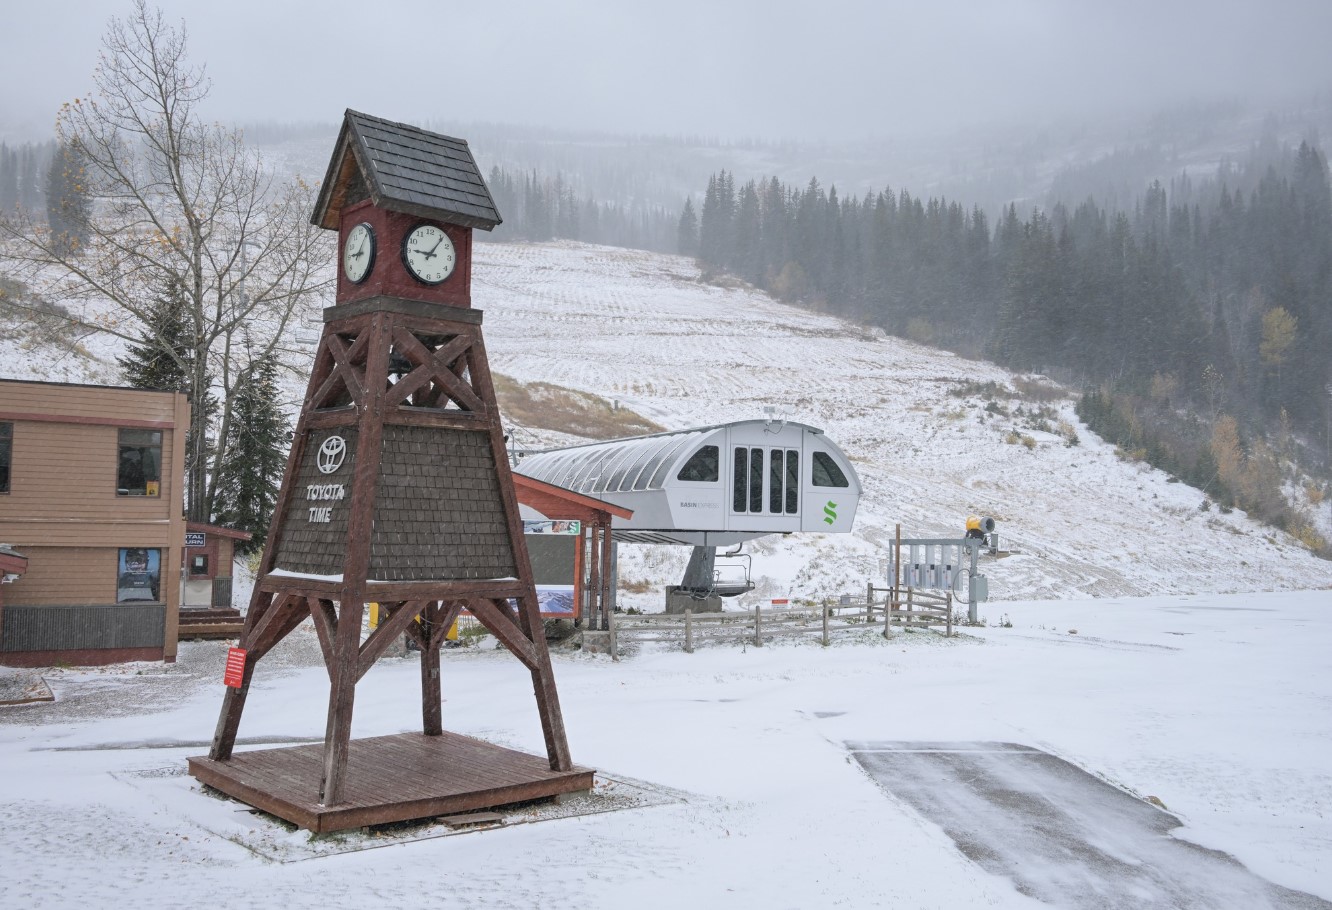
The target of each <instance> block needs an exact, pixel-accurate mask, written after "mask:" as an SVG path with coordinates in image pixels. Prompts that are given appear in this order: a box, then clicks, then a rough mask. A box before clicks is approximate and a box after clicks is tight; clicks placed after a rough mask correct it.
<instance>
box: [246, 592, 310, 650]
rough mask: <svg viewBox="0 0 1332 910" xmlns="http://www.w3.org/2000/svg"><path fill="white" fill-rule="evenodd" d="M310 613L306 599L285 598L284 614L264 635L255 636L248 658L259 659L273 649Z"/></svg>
mask: <svg viewBox="0 0 1332 910" xmlns="http://www.w3.org/2000/svg"><path fill="white" fill-rule="evenodd" d="M308 615H310V610H309V607H308V606H307V605H306V602H305V601H304V600H299V599H296V598H285V599H284V602H283V607H282V615H281V616H279V617H278V618H277V620H275V621H274V622H273V623H272V624H271V625H270V626H269V627H268V628H267V629H265V630H264V632H263V634H262V635H257V636H255V640H254V643H253V644H251V645H250V648H249V651H248V653H247V654H246V659H247V660H250V659H253V660H255V661H258V660H259V658H261V657H263V656H264V655H265V654H267V653H268V652H269V651H271V650H273V648H274V647H275V646H276V645H277V643H278V642H280V641H282V639H284V638H286V637H287V636H288V635H290V634H291V633H292V632H293V631H294V630H295V628H296V627H297V626H299V625H300V624H301V623H303V622H305V617H307V616H308Z"/></svg>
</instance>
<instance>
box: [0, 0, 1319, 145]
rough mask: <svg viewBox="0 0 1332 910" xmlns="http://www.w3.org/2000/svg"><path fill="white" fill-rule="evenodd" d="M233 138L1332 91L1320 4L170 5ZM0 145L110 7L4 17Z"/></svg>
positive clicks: (886, 0)
mask: <svg viewBox="0 0 1332 910" xmlns="http://www.w3.org/2000/svg"><path fill="white" fill-rule="evenodd" d="M158 5H159V6H160V7H161V8H162V9H163V10H165V11H166V13H167V15H168V17H169V18H171V19H173V20H180V19H184V20H185V23H186V26H187V28H188V31H189V38H190V49H191V58H192V60H193V61H195V62H197V63H204V64H206V65H207V68H208V72H209V75H210V76H211V78H212V81H213V92H212V96H211V98H210V100H209V105H208V108H207V113H208V114H209V115H210V116H211V117H214V118H217V119H220V120H225V121H238V122H250V121H262V120H278V121H312V120H314V121H328V122H334V121H337V120H338V119H340V117H341V114H342V111H343V109H344V108H347V107H352V108H356V109H358V110H361V111H365V112H367V113H370V114H375V115H378V116H383V117H389V118H391V119H398V120H405V121H410V122H420V121H422V120H425V119H444V120H489V121H498V122H507V123H530V124H540V125H549V126H569V127H576V128H590V129H598V130H608V131H615V132H621V131H631V132H650V133H664V134H681V133H691V134H704V135H710V136H720V137H725V138H739V137H749V136H753V137H764V138H820V137H827V138H849V137H858V136H863V135H869V134H876V135H893V134H898V133H901V132H903V131H906V132H911V131H915V130H919V129H940V128H943V129H949V128H952V127H957V126H967V125H971V124H975V123H993V122H1010V121H1012V120H1014V119H1029V118H1041V119H1044V118H1048V117H1052V116H1058V115H1062V114H1065V113H1068V112H1081V113H1085V114H1093V113H1101V112H1112V111H1117V110H1121V109H1124V108H1136V109H1157V108H1159V107H1162V106H1165V105H1168V104H1171V103H1174V102H1177V101H1180V100H1188V99H1208V98H1212V97H1217V96H1221V97H1235V96H1241V97H1256V98H1258V99H1259V100H1262V98H1263V97H1265V96H1269V95H1271V94H1273V93H1300V94H1302V95H1305V96H1308V97H1312V95H1313V94H1314V92H1315V91H1316V90H1319V89H1322V90H1323V91H1324V93H1325V94H1329V92H1328V90H1329V89H1332V46H1330V44H1332V0H993V2H985V0H970V2H967V0H930V2H921V0H800V2H794V0H765V2H750V0H742V2H727V0H673V2H662V0H566V2H559V0H513V2H506V0H477V2H469V3H464V2H456V0H360V2H356V0H322V2H320V3H298V2H287V0H208V2H202V0H162V2H160V3H159V4H158ZM6 7H7V10H6V15H5V22H4V27H3V29H0V76H3V84H4V85H5V86H7V89H6V91H5V92H4V93H3V95H2V96H0V135H5V136H9V137H11V138H21V139H37V138H46V137H47V136H49V135H50V129H51V124H52V123H53V122H54V118H55V113H56V111H57V109H58V108H59V106H60V104H61V102H63V101H66V100H70V99H72V98H74V97H77V96H80V95H84V94H86V92H87V91H88V88H89V87H90V86H91V84H92V82H91V73H92V70H93V67H94V65H95V63H96V59H97V53H98V50H99V42H100V39H101V36H102V33H103V32H104V30H105V26H106V22H107V19H108V17H109V16H111V15H120V16H123V15H126V14H127V13H128V12H129V11H130V8H131V5H130V2H129V0H123V2H105V0H104V2H91V0H63V2H60V3H54V2H46V0H8V2H7V3H6Z"/></svg>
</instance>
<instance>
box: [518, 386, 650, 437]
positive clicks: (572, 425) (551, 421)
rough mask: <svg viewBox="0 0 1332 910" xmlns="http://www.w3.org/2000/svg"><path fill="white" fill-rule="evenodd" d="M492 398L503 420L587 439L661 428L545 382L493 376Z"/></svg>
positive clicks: (600, 400)
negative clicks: (497, 400)
mask: <svg viewBox="0 0 1332 910" xmlns="http://www.w3.org/2000/svg"><path fill="white" fill-rule="evenodd" d="M495 395H496V397H498V398H499V406H500V410H501V411H502V412H503V413H504V416H505V418H506V419H508V420H510V421H513V422H515V423H518V424H521V425H522V426H525V427H530V428H533V429H540V430H556V431H559V432H561V433H569V434H571V435H573V436H582V437H584V438H587V439H616V438H618V437H621V436H641V435H643V434H645V433H659V432H661V431H662V430H663V429H664V427H662V426H661V425H660V424H657V423H654V422H653V421H651V420H648V419H647V418H646V417H644V416H643V415H641V414H637V413H635V412H633V411H631V410H629V409H628V408H626V407H624V406H623V405H616V404H614V403H613V402H610V401H607V400H606V399H605V398H602V397H601V396H599V395H589V394H588V393H587V392H579V391H576V390H574V389H566V388H564V387H563V386H558V385H554V384H553V383H549V382H533V383H527V384H523V383H521V382H519V381H517V380H516V379H512V378H511V377H508V376H502V375H500V374H498V373H497V374H495Z"/></svg>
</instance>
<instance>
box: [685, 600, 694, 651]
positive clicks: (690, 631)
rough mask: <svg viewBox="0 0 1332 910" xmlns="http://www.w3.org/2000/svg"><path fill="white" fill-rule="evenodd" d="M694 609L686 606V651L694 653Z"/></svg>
mask: <svg viewBox="0 0 1332 910" xmlns="http://www.w3.org/2000/svg"><path fill="white" fill-rule="evenodd" d="M693 613H694V611H693V610H690V609H689V608H688V607H686V608H685V653H686V654H693V653H694V621H693Z"/></svg>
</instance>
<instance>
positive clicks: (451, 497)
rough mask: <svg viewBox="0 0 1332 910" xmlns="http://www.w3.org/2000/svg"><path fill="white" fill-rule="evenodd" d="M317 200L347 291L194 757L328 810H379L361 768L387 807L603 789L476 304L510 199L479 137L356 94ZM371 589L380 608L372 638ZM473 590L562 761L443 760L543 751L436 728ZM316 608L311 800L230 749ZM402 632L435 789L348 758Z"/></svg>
mask: <svg viewBox="0 0 1332 910" xmlns="http://www.w3.org/2000/svg"><path fill="white" fill-rule="evenodd" d="M311 220H312V221H313V223H314V224H316V225H319V226H322V227H325V228H328V229H329V230H336V231H337V232H338V241H339V242H338V247H337V249H338V273H337V274H338V277H337V297H336V303H335V305H334V306H331V307H329V308H327V309H326V310H325V311H324V330H323V333H322V335H321V337H320V340H319V347H318V349H317V351H316V354H315V361H314V366H313V369H312V371H311V375H310V381H309V385H308V387H307V391H306V395H305V401H304V404H303V406H302V410H301V416H300V419H299V421H298V422H297V425H296V432H295V436H294V439H293V441H292V448H291V454H290V456H289V459H288V463H287V470H286V475H285V476H284V478H283V483H282V489H281V492H280V494H279V497H278V502H277V505H276V508H275V510H274V516H273V524H272V527H271V529H270V531H269V535H268V540H267V543H266V546H265V549H264V555H263V560H262V562H261V565H260V571H259V576H258V578H257V579H256V584H255V588H254V595H253V598H252V600H251V604H250V610H249V613H248V614H247V615H246V625H245V632H244V634H243V636H242V639H241V642H240V649H241V650H242V651H243V654H244V661H245V664H244V672H243V674H239V673H238V674H237V676H239V678H238V679H237V680H236V681H237V683H238V684H237V685H234V686H230V687H228V689H227V691H226V695H225V697H224V701H223V706H222V712H221V716H220V717H219V719H218V727H217V733H216V735H215V737H214V740H213V746H212V750H211V751H210V753H209V755H208V757H207V758H206V759H205V758H198V759H191V760H190V770H191V773H192V774H194V775H195V776H196V777H198V778H199V779H200V780H202V781H204V782H205V783H208V784H211V785H212V786H214V787H216V788H218V789H220V790H222V791H223V792H227V793H230V794H232V795H235V796H240V798H242V799H246V801H248V802H252V803H253V802H254V801H253V800H252V799H251V798H250V797H249V796H247V795H246V794H254V793H256V792H258V793H264V794H267V795H268V796H269V797H270V799H269V801H268V802H266V803H263V804H262V808H265V809H267V810H268V811H270V812H273V813H274V814H276V815H279V816H281V817H284V818H287V819H288V820H289V821H294V822H296V823H297V824H300V825H302V826H305V827H312V828H313V829H314V830H335V829H336V827H337V826H338V825H339V824H342V822H340V821H338V819H364V818H366V817H367V815H366V814H365V813H364V812H361V810H357V812H360V814H357V813H356V812H349V811H348V812H343V810H341V809H339V806H340V805H341V804H342V803H343V802H345V800H344V797H345V795H346V791H347V788H348V787H350V788H351V790H352V791H353V792H354V793H355V797H354V801H355V802H357V803H362V802H364V801H365V799H366V797H365V793H366V792H367V791H366V788H367V787H369V788H370V790H371V791H373V790H375V789H376V788H385V792H384V794H383V795H382V799H381V800H380V803H379V806H380V810H379V812H378V814H377V815H374V817H375V818H378V819H380V820H384V821H389V820H392V821H401V820H406V819H408V818H415V817H419V816H420V814H422V810H423V809H424V808H425V807H427V806H428V807H429V809H430V812H431V813H434V814H438V810H440V809H446V808H448V807H451V806H466V807H469V808H478V807H480V805H481V803H479V802H478V800H482V801H484V800H485V799H490V798H495V799H498V798H499V796H500V795H503V796H504V799H500V800H499V801H500V802H505V801H515V800H512V799H509V798H508V797H511V796H515V795H517V796H518V797H519V798H521V799H530V798H533V796H537V795H547V796H553V795H556V794H558V793H563V792H572V791H574V790H584V789H588V788H589V787H590V786H591V779H592V772H591V771H590V770H588V769H585V768H575V767H574V765H573V764H572V762H571V760H570V757H569V748H568V745H567V742H566V740H565V733H564V723H563V720H562V717H561V713H560V706H559V698H558V695H557V693H556V689H555V680H554V676H553V673H552V670H551V663H550V656H549V653H548V652H547V649H546V640H545V632H544V626H543V624H542V621H541V616H540V612H539V607H538V605H537V599H536V589H535V585H534V583H533V578H532V569H531V565H530V562H529V561H528V556H527V549H526V545H525V543H524V539H523V533H522V522H521V520H520V518H519V515H518V503H517V497H516V494H515V491H514V486H513V479H512V475H511V474H510V470H509V463H508V459H507V457H506V452H505V447H504V437H503V429H502V427H501V425H500V415H499V409H498V407H497V405H496V401H495V391H494V387H493V383H492V380H491V375H490V368H489V364H488V362H487V359H486V353H485V345H484V342H483V340H482V337H481V321H482V313H481V311H479V310H476V309H473V308H472V295H471V280H472V231H473V230H474V229H476V228H480V229H482V230H491V229H492V228H494V227H495V226H496V225H497V224H499V223H500V215H499V212H497V211H496V209H495V204H494V201H493V200H492V199H491V197H490V192H489V190H487V189H486V185H485V182H484V181H483V180H482V178H481V173H480V171H479V170H478V168H477V166H476V162H475V161H474V160H473V158H472V155H471V151H470V150H469V149H468V146H467V143H466V142H464V141H462V140H460V139H454V138H451V137H448V136H442V135H439V134H436V133H431V132H427V131H425V130H421V129H418V128H416V127H413V126H409V125H406V124H401V123H393V122H391V121H387V120H381V119H379V118H377V117H370V116H368V115H366V114H361V113H358V112H356V111H350V110H349V111H347V113H346V117H345V119H344V120H343V124H342V130H341V132H340V134H339V136H338V140H337V145H336V147H335V149H334V153H333V157H332V160H331V161H330V163H329V168H328V175H327V178H326V179H325V181H324V184H323V186H322V187H321V190H320V193H319V198H318V201H317V203H316V207H315V211H314V214H313V216H312V219H311ZM367 602H374V603H377V604H379V606H380V610H381V613H382V614H383V615H384V616H385V617H386V618H383V619H381V621H380V623H379V626H378V628H376V629H375V630H374V631H373V632H371V633H370V635H369V637H367V638H366V639H365V640H364V641H362V639H361V629H362V616H363V612H364V607H365V604H366V603H367ZM464 610H466V611H467V612H469V613H470V614H471V615H472V616H474V617H476V618H477V619H478V620H479V621H480V622H481V623H482V624H483V625H484V626H485V627H486V628H487V630H488V631H490V632H491V633H492V634H493V635H494V636H495V638H496V639H497V640H498V641H499V642H500V643H501V644H503V645H504V646H505V647H506V648H508V649H509V650H510V651H511V652H512V653H513V654H514V656H516V657H517V658H518V659H519V660H520V661H521V662H522V663H523V664H524V665H525V666H526V667H527V668H528V670H530V671H531V674H532V683H533V690H534V692H535V694H536V700H537V709H538V713H539V714H540V719H541V725H542V730H543V733H544V736H545V742H546V751H547V759H548V761H547V762H546V763H544V764H546V765H547V766H548V767H543V768H541V769H539V773H537V772H532V773H531V774H530V775H529V777H527V778H524V777H522V776H521V775H520V776H519V779H518V783H517V784H516V785H515V786H516V787H517V789H512V788H510V789H509V790H505V789H504V787H502V786H499V785H498V784H497V783H496V782H495V781H484V780H482V781H480V782H478V783H477V785H476V786H477V788H479V789H475V790H473V791H469V792H465V793H464V794H463V795H462V796H459V792H458V791H459V786H460V785H459V784H458V782H457V781H456V780H452V779H451V777H450V775H451V774H452V773H453V772H451V771H450V768H453V767H455V766H459V764H460V763H462V762H464V761H465V762H466V763H468V764H471V765H474V764H475V763H476V762H477V760H478V759H477V756H476V755H472V754H469V755H468V756H467V757H466V758H465V759H464V758H463V757H462V756H461V755H460V754H459V753H458V751H457V750H458V749H463V748H464V747H465V749H468V750H474V749H475V748H482V747H484V748H483V755H484V754H486V753H485V752H484V749H485V748H488V749H490V750H492V751H493V755H492V759H493V764H495V766H496V767H501V766H503V767H505V771H504V773H505V774H510V773H511V771H512V769H511V768H508V767H507V766H508V765H510V764H511V763H513V762H520V763H521V758H530V756H521V753H512V750H505V749H500V748H499V747H495V746H489V744H479V746H478V745H477V744H476V743H475V741H472V740H468V743H469V744H462V745H460V744H459V743H458V742H456V740H465V739H467V738H466V737H456V736H453V735H452V734H446V733H444V731H443V728H442V721H441V699H442V693H441V688H440V646H441V645H442V643H443V640H444V636H445V633H446V632H447V631H448V629H449V627H450V626H451V625H452V624H453V623H454V621H455V620H456V619H457V617H458V615H459V614H460V613H461V612H462V611H464ZM306 618H310V619H312V620H313V622H314V627H315V631H316V633H317V634H318V636H319V641H320V645H321V647H322V650H323V653H324V659H325V662H326V663H327V665H328V671H329V678H330V696H329V708H328V722H327V729H326V735H325V740H324V746H323V750H322V755H321V759H322V761H321V766H322V770H321V773H320V774H319V777H318V779H317V780H312V781H310V790H311V792H310V793H308V794H305V796H304V797H302V798H306V797H308V799H310V800H313V799H315V798H316V797H317V804H315V805H316V808H310V806H309V805H304V804H303V805H296V804H295V802H293V800H292V798H290V797H289V796H287V795H282V793H281V792H279V791H283V788H289V787H290V782H291V780H292V779H293V775H294V776H295V778H299V777H300V772H298V771H295V770H293V768H294V767H295V765H294V764H293V765H292V767H287V768H286V769H285V770H283V771H275V770H273V767H275V766H273V765H272V762H270V764H269V765H263V764H262V763H260V765H256V767H258V768H259V770H258V771H254V772H253V773H252V772H251V771H250V770H247V766H246V763H247V762H252V761H253V759H252V758H251V757H252V756H254V755H256V753H250V752H247V753H242V754H240V755H237V756H234V757H233V755H232V747H233V746H234V744H235V740H236V735H237V730H238V727H239V724H240V718H241V713H242V711H243V709H244V705H245V700H246V697H247V693H248V691H249V683H250V679H251V676H252V674H253V672H254V668H255V665H256V664H257V663H258V661H259V660H260V659H261V658H262V657H263V656H264V655H265V654H266V653H268V651H269V650H271V649H272V647H273V646H274V645H276V644H277V642H278V641H280V640H281V639H282V638H283V637H284V636H285V635H287V634H288V633H290V632H291V631H292V630H293V629H295V628H296V627H297V626H298V625H299V624H300V623H302V622H303V621H304V620H305V619H306ZM404 634H406V635H408V636H409V637H411V638H412V639H414V640H415V641H416V643H417V644H418V645H419V647H420V651H421V689H422V692H421V694H422V727H423V734H422V735H421V736H416V735H412V734H402V735H401V736H398V737H387V738H385V737H380V738H379V739H391V740H393V741H394V742H393V743H392V744H391V745H392V747H393V748H394V749H401V750H406V751H405V752H403V753H402V755H401V756H400V758H399V760H401V761H405V762H411V763H413V764H414V766H420V767H426V768H434V769H435V770H436V771H437V774H436V775H435V776H434V777H432V778H430V780H432V781H433V783H432V786H433V785H435V784H437V785H438V786H439V787H443V791H442V795H441V794H434V795H431V793H417V792H410V793H397V792H389V791H390V790H392V786H390V784H389V783H387V782H381V781H378V780H377V779H374V778H373V777H372V778H371V779H368V780H356V779H354V778H355V777H356V773H357V771H356V769H357V768H358V767H361V766H362V765H365V762H361V761H353V762H352V763H351V764H350V766H349V763H348V756H349V755H350V754H353V753H356V750H357V748H358V747H361V746H360V744H359V743H356V742H352V741H351V738H350V736H351V719H352V707H353V703H354V699H355V690H356V683H357V681H358V680H359V679H360V677H361V676H362V675H363V674H364V673H365V672H366V671H367V670H368V669H369V668H370V667H371V666H372V665H373V663H374V661H375V659H376V658H377V657H378V656H379V655H381V654H382V653H383V652H384V650H385V648H386V647H387V646H388V645H389V644H390V643H391V642H392V641H394V640H395V639H397V638H400V637H401V636H403V635H404ZM361 748H362V751H365V752H367V753H368V751H369V750H370V748H371V747H370V746H369V745H365V746H364V747H361ZM373 748H374V749H376V750H379V749H380V748H381V745H380V744H376V745H375V746H374V747H373ZM271 751H272V752H274V753H283V754H282V755H280V756H276V757H272V756H270V758H272V761H273V762H278V761H279V759H281V760H283V761H285V760H287V758H288V757H290V756H294V755H295V753H296V751H297V750H295V749H292V750H271ZM500 753H505V754H500ZM515 755H517V756H520V758H514V756H515ZM290 762H295V758H294V757H292V758H291V759H290ZM481 763H482V764H486V759H484V758H482V759H481ZM372 764H373V762H371V765H372ZM349 767H350V768H351V770H349ZM366 767H370V765H366ZM265 769H266V770H265ZM254 774H258V775H259V776H258V778H257V779H252V778H253V775H254ZM265 775H268V776H267V777H265ZM349 775H350V777H351V778H353V779H352V780H351V781H350V782H349ZM507 779H510V778H506V780H507ZM467 786H468V787H470V786H471V784H468V785H467ZM506 786H507V785H506ZM426 789H427V790H428V789H429V787H427V788H426ZM462 789H463V790H464V791H466V790H467V787H463V788H462ZM492 790H494V794H492V795H491V796H484V795H482V794H489V793H491V791H492ZM501 791H503V792H502V793H501ZM284 800H285V801H286V802H284ZM288 803H291V804H292V805H290V806H289V805H287V804H288ZM254 804H256V805H260V803H254ZM485 804H486V805H497V804H499V803H498V802H496V803H485ZM339 812H342V814H338V813H339ZM312 813H313V814H312ZM372 814H373V813H372ZM311 818H313V819H314V821H310V819H311ZM349 823H350V822H349ZM354 823H355V824H365V823H366V822H365V821H363V820H358V821H355V822H354ZM343 826H344V827H345V826H347V825H343Z"/></svg>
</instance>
